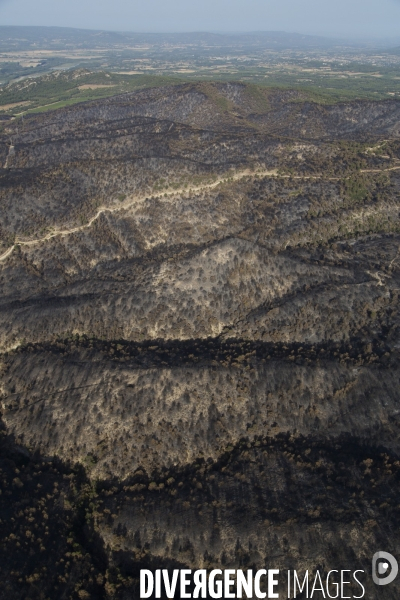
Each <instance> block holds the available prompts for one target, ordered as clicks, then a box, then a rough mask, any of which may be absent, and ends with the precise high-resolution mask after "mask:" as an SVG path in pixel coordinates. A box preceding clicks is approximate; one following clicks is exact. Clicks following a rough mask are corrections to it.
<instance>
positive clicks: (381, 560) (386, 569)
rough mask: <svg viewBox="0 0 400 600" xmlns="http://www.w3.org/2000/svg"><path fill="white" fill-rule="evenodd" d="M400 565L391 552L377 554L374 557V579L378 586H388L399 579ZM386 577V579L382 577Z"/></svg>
mask: <svg viewBox="0 0 400 600" xmlns="http://www.w3.org/2000/svg"><path fill="white" fill-rule="evenodd" d="M398 571H399V565H398V564H397V560H396V559H395V557H394V556H392V555H391V554H389V552H383V551H380V552H376V553H375V554H374V556H373V557H372V579H373V580H374V583H376V585H387V584H388V583H392V581H394V580H395V579H396V577H397V573H398ZM383 575H385V577H382V576H383Z"/></svg>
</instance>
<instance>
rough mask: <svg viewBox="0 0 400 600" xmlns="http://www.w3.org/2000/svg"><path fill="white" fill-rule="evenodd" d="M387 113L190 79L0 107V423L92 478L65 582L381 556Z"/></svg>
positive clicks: (395, 110)
mask: <svg viewBox="0 0 400 600" xmlns="http://www.w3.org/2000/svg"><path fill="white" fill-rule="evenodd" d="M399 123H400V104H399V103H398V102H396V101H388V102H377V103H373V102H355V103H348V104H338V105H335V106H320V105H316V104H312V103H310V102H309V101H308V100H307V99H306V98H305V97H304V96H302V94H301V93H299V92H289V91H288V92H271V91H269V92H268V93H267V92H266V91H263V90H259V89H254V88H253V87H249V86H244V85H239V84H213V85H211V84H198V85H184V86H173V87H171V88H163V89H156V90H146V91H140V92H137V93H135V94H129V95H124V96H117V97H115V98H112V99H108V100H104V101H99V102H94V103H90V104H82V105H80V106H75V107H73V108H72V107H71V108H68V109H63V110H60V111H55V112H53V113H51V114H47V115H36V116H32V117H30V118H28V119H26V120H25V121H24V123H21V122H11V123H9V124H7V126H6V128H5V129H4V131H3V132H2V134H1V136H2V137H1V140H0V142H1V143H0V148H1V149H2V150H1V152H2V157H3V167H4V168H3V172H2V174H1V189H0V206H1V213H0V215H1V216H0V234H1V242H2V250H1V252H2V254H1V256H0V286H1V293H0V350H1V357H0V372H1V379H0V386H1V387H0V391H1V395H2V398H1V400H2V420H3V423H4V427H5V431H6V432H7V435H9V436H11V437H10V438H7V439H8V442H7V444H11V441H10V440H11V438H12V439H13V440H14V443H16V444H18V445H19V446H20V447H21V448H25V449H26V450H25V453H26V460H27V461H28V460H29V461H33V462H35V460H36V459H35V456H36V455H35V454H34V453H40V456H41V459H40V460H41V461H44V463H45V464H47V462H46V461H48V460H53V459H54V457H57V459H54V460H56V461H57V465H58V466H57V469H59V470H60V472H61V473H62V472H63V469H64V470H65V474H68V473H77V472H81V473H82V477H83V479H82V482H83V483H82V485H84V486H86V487H85V490H86V491H87V494H89V495H90V494H91V495H90V502H89V501H88V502H87V503H86V505H85V510H86V517H87V523H89V524H90V528H91V529H90V531H91V532H92V533H91V534H90V535H92V534H93V535H94V533H93V532H96V535H98V536H99V537H98V538H96V539H97V540H98V542H96V549H92V550H90V548H92V546H90V544H89V546H88V548H89V550H88V553H89V555H90V552H92V551H93V557H92V558H93V561H95V562H94V563H93V573H94V572H95V571H96V569H97V571H96V573H97V575H98V576H99V581H100V583H98V584H97V583H95V582H96V581H97V580H96V577H97V575H96V577H94V576H93V577H94V579H93V581H92V580H91V581H92V584H91V587H90V589H89V587H88V588H82V586H81V585H80V587H79V586H77V585H76V586H75V587H73V586H72V587H71V586H70V581H71V580H70V579H69V578H70V577H73V575H68V577H67V576H65V581H61V582H59V584H57V585H61V587H60V588H59V589H61V590H63V593H64V594H65V597H66V598H67V597H68V598H86V597H93V598H95V597H97V596H96V595H95V594H100V595H99V596H98V597H104V598H128V597H131V596H129V594H132V593H136V592H137V590H136V587H135V586H136V585H137V572H138V568H139V566H140V565H142V566H143V565H147V566H149V565H150V566H152V567H153V566H154V565H158V566H159V565H164V566H166V567H172V566H174V565H181V566H188V567H189V568H198V567H202V566H205V567H207V568H208V567H212V566H221V565H223V566H224V565H229V566H231V567H232V568H238V567H241V568H247V566H248V565H255V567H254V568H263V567H264V566H265V564H267V563H268V564H269V563H271V562H274V561H275V564H276V565H278V567H279V565H281V567H282V568H297V569H302V568H310V569H314V568H317V566H318V565H321V568H323V569H328V568H329V567H332V568H340V565H341V564H342V565H343V567H342V568H349V569H350V568H353V567H354V568H364V569H365V570H368V569H369V561H370V558H371V557H370V554H371V555H372V553H373V552H372V550H373V551H375V549H379V548H378V546H382V548H383V547H384V549H385V550H387V551H392V552H393V553H394V554H396V551H398V542H397V539H398V535H397V534H398V531H397V528H398V506H397V500H396V497H397V496H398V486H399V473H398V471H399V469H398V467H399V462H398V453H399V429H398V411H399V409H398V404H399V380H400V373H399V365H400V362H399V331H400V330H399V326H400V315H399V310H398V298H399V288H400V286H399V283H400V272H399V268H400V267H399V258H400V254H399V249H400V220H399V191H400V174H399V170H400V142H399V139H398V138H399V136H400V133H399V131H400V130H399ZM7 448H9V445H8V446H7ZM7 452H9V450H7ZM13 452H14V450H13ZM30 453H31V454H30ZM76 463H78V464H79V465H80V467H79V468H78V467H73V465H74V464H76ZM13 468H14V467H13ZM29 468H31V467H29ZM77 469H78V471H77ZM79 469H84V472H85V473H84V474H83V472H82V471H79ZM53 475H54V473H53ZM54 476H55V475H54ZM46 477H47V476H46ZM59 477H60V474H59V473H58V472H57V476H56V478H57V480H58V478H59ZM18 485H19V484H17V486H16V489H15V490H14V492H15V493H16V494H17V493H21V494H22V491H21V490H20V491H19V487H18ZM14 488H15V486H14ZM14 492H13V493H14ZM89 492H90V493H89ZM65 493H67V492H65ZM74 493H75V492H73V491H70V492H68V494H70V495H71V494H72V495H71V502H72V504H73V506H74V507H75V508H74V509H73V510H75V511H78V508H77V506H78V504H79V503H78V504H77V505H76V506H75V504H74V502H75V501H76V498H75V496H74ZM85 493H86V492H85ZM74 498H75V500H74ZM4 510H8V509H4ZM51 510H52V513H51V518H53V517H54V519H55V522H57V523H58V520H57V519H58V518H59V517H58V516H57V511H56V509H55V508H54V509H51ZM57 510H58V509H57ZM78 512H79V511H78ZM4 514H5V513H4ZM1 518H3V517H1ZM21 518H22V517H21ZM74 523H76V521H74ZM57 527H58V525H57ZM18 535H19V534H18ZM62 535H64V534H62ZM88 535H89V534H88ZM8 537H9V534H8ZM89 537H90V536H89ZM12 539H13V538H12ZM82 543H83V542H82ZM85 543H86V542H85ZM26 547H27V549H28V547H29V544H27V546H26ZM6 548H8V546H6ZM100 548H101V552H100ZM27 551H28V550H27ZM96 552H100V554H101V556H102V557H103V558H102V559H101V560H103V566H100V565H99V563H98V562H96V561H99V560H100V559H99V556H100V554H96ZM46 556H47V555H46ZM96 557H97V558H96ZM45 560H46V561H49V560H50V559H49V558H46V559H45ZM88 560H89V559H88ZM89 562H90V561H89ZM295 563H296V564H295ZM48 564H49V563H48ZM88 565H89V563H88ZM104 565H106V566H104ZM296 565H297V566H296ZM334 565H339V567H335V566H334ZM360 565H361V566H360ZM15 568H16V567H15V566H13V567H10V569H12V570H13V571H14V569H15ZM85 568H86V567H85ZM87 568H88V569H89V571H90V569H91V567H90V565H89V566H87ZM110 569H111V570H112V569H115V571H112V572H113V573H114V575H115V573H117V574H119V575H118V576H117V575H115V576H114V575H113V576H111V575H110V573H111V571H110ZM106 571H107V573H106ZM85 572H86V571H85ZM368 573H369V571H368ZM100 576H101V577H100ZM63 577H64V576H63ZM82 577H83V575H82ZM102 577H103V579H102ZM13 585H15V587H14V588H12V589H13V590H14V591H13V592H12V593H13V594H14V595H15V597H16V598H19V597H21V598H23V597H25V596H24V594H26V587H23V586H22V584H21V586H20V587H18V585H19V584H18V578H17V579H16V582H14V583H13ZM24 585H25V583H24ZM54 585H55V584H54ZM368 585H369V583H368ZM371 585H372V584H371ZM96 586H97V587H96ZM54 589H55V588H54ZM35 590H36V588H33V587H32V588H31V590H30V593H31V597H35V598H36V597H39V596H38V593H39V592H38V591H37V590H36V591H35ZM87 590H89V591H87ZM135 590H136V592H135ZM379 592H380V596H379V597H380V598H382V597H385V598H395V597H397V596H398V586H396V585H393V586H388V588H385V589H383V590H379ZM58 593H59V592H58V591H57V594H58ZM79 593H81V595H79ZM85 593H87V594H89V596H85V595H84V594H85ZM368 593H369V594H370V595H369V597H371V598H375V597H377V592H376V590H374V589H373V588H372V587H369V588H368ZM35 594H36V595H35ZM90 594H92V596H90Z"/></svg>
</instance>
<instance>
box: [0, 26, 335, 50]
mask: <svg viewBox="0 0 400 600" xmlns="http://www.w3.org/2000/svg"><path fill="white" fill-rule="evenodd" d="M179 42H180V43H184V44H196V45H200V46H215V47H220V46H227V47H229V46H237V45H239V46H245V47H248V46H261V47H265V48H275V49H279V50H282V49H287V48H315V47H326V46H331V45H334V44H335V41H334V40H331V39H328V38H324V37H319V36H311V35H303V34H299V33H286V32H282V31H265V32H252V33H243V34H217V33H203V32H193V33H190V32H189V33H133V32H117V31H101V30H99V31H97V30H91V29H73V28H68V27H16V26H1V27H0V49H1V50H6V49H8V50H9V49H14V50H26V49H41V48H47V49H49V48H50V49H54V50H57V49H64V48H65V47H66V46H70V45H73V46H74V47H75V48H79V47H80V48H93V47H96V48H97V47H104V46H106V47H109V46H121V45H126V44H132V43H135V44H151V45H156V46H157V45H163V44H168V43H179Z"/></svg>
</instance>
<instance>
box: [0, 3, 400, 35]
mask: <svg viewBox="0 0 400 600" xmlns="http://www.w3.org/2000/svg"><path fill="white" fill-rule="evenodd" d="M0 24H1V25H60V26H68V27H80V28H88V29H114V30H123V31H142V32H143V31H271V30H280V31H298V32H304V33H320V34H342V35H343V34H344V35H348V34H356V35H371V36H374V37H382V36H388V37H394V36H395V37H400V0H68V1H67V2H64V1H60V0H0Z"/></svg>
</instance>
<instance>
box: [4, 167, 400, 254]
mask: <svg viewBox="0 0 400 600" xmlns="http://www.w3.org/2000/svg"><path fill="white" fill-rule="evenodd" d="M398 169H400V165H397V166H394V167H388V168H387V169H361V170H360V172H361V173H386V172H388V171H395V170H398ZM249 176H257V177H279V178H282V179H288V178H290V177H291V178H292V179H321V178H324V179H328V180H329V181H338V180H339V179H341V177H324V175H279V174H278V171H277V169H273V170H271V171H261V172H260V171H258V172H254V171H249V170H246V171H239V172H238V173H235V174H234V175H227V176H225V177H221V178H220V179H217V180H216V181H214V182H212V183H206V184H204V185H199V186H191V187H189V188H180V189H177V190H173V191H171V190H165V191H164V192H160V193H158V194H157V196H156V198H162V197H164V196H165V195H167V196H175V195H178V194H182V193H187V192H199V191H204V190H210V189H213V188H215V187H217V186H218V185H220V184H221V183H224V182H227V181H228V180H232V179H233V180H234V181H238V180H239V179H243V178H245V177H249ZM146 198H148V195H147V196H143V197H138V198H135V199H133V200H132V199H130V200H128V201H127V202H125V203H122V204H119V205H118V206H116V207H114V208H112V207H103V208H100V209H99V210H98V211H97V213H96V214H95V215H94V216H93V217H92V218H91V219H90V220H89V221H88V222H87V223H85V224H84V225H80V226H77V227H73V228H72V229H59V230H57V231H53V232H52V233H48V234H47V235H45V236H44V237H42V238H39V239H35V240H25V241H24V240H18V239H16V240H15V243H14V244H13V246H11V247H10V248H8V250H6V251H5V252H4V254H2V255H0V262H2V261H5V260H7V258H8V257H9V256H10V255H11V254H12V252H13V251H14V248H15V247H16V246H17V245H19V246H34V245H36V244H41V243H43V242H45V241H47V240H50V239H51V238H54V237H57V236H59V235H61V236H63V235H70V234H72V233H77V232H79V231H83V230H84V229H87V228H89V227H91V225H92V224H93V223H94V221H96V220H97V219H98V218H99V217H100V215H102V214H103V213H106V212H109V213H113V212H118V211H121V210H124V209H128V208H130V207H132V206H134V205H135V204H137V203H139V202H143V201H145V200H146Z"/></svg>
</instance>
